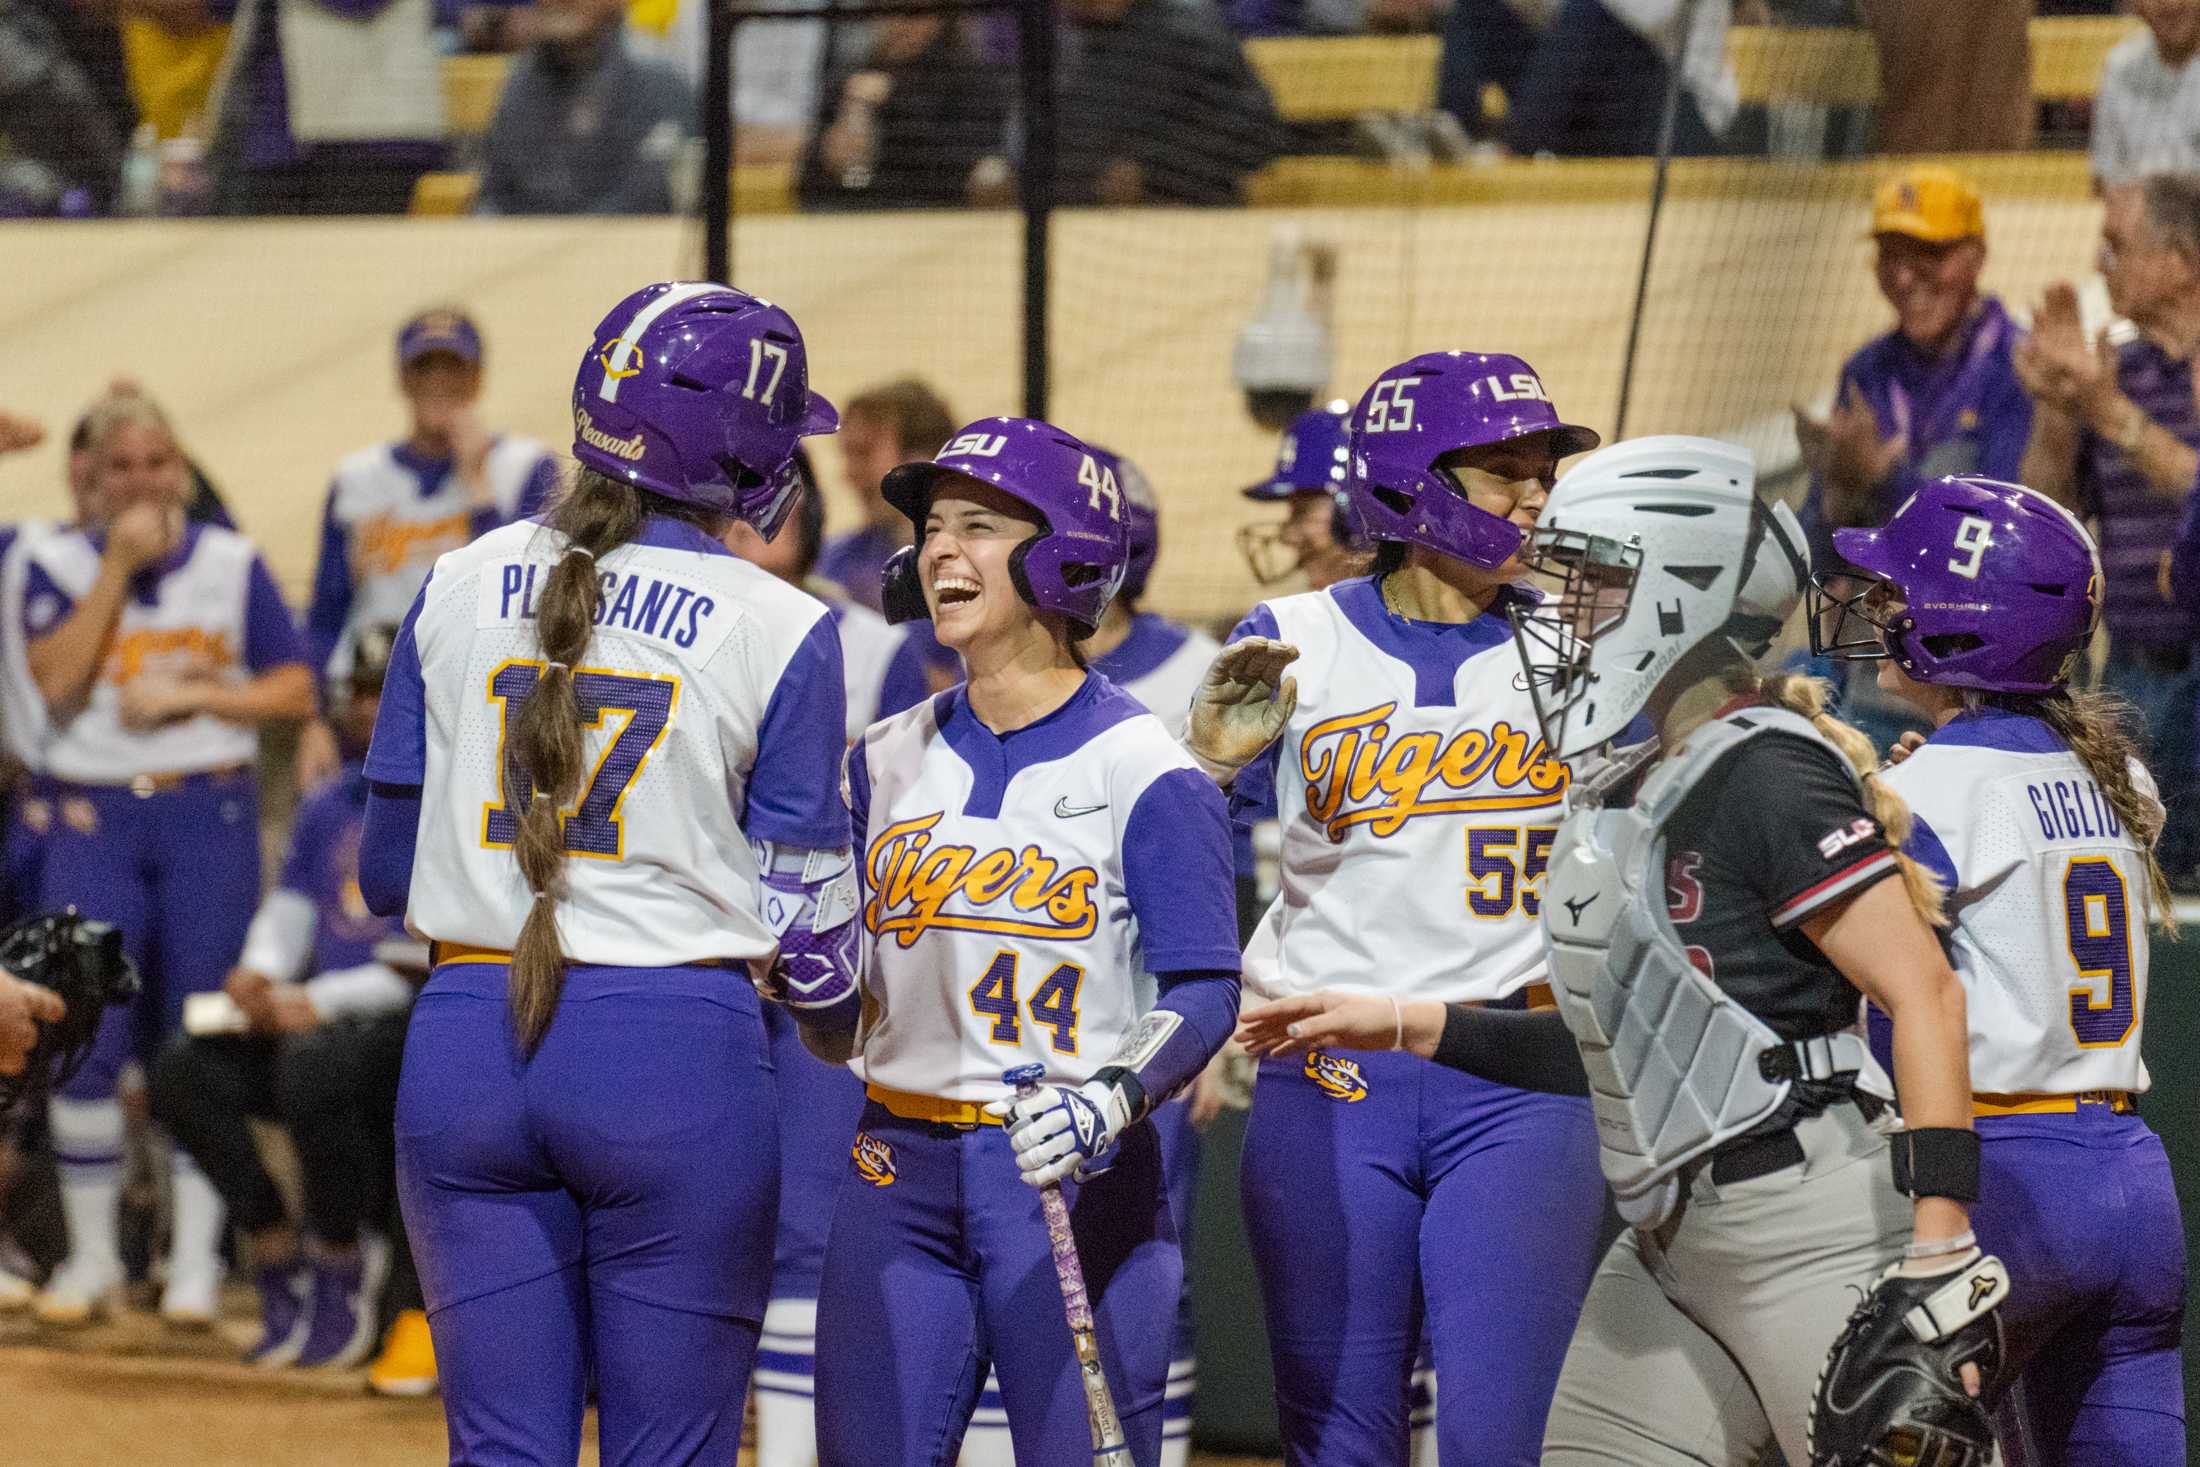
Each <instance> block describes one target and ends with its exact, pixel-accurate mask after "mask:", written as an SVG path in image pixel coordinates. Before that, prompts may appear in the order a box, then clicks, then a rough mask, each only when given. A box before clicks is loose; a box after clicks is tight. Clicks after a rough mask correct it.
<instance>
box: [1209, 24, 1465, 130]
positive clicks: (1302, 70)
mask: <svg viewBox="0 0 2200 1467" xmlns="http://www.w3.org/2000/svg"><path fill="white" fill-rule="evenodd" d="M1441 49H1442V42H1441V41H1440V40H1439V39H1438V38H1437V37H1435V36H1263V37H1260V38H1258V39H1255V40H1251V41H1247V42H1246V43H1245V55H1246V59H1247V60H1249V61H1251V62H1252V63H1253V69H1254V70H1255V71H1258V72H1259V73H1260V75H1261V80H1263V81H1265V82H1266V83H1268V92H1269V95H1270V96H1272V97H1274V98H1275V99H1276V110H1277V111H1278V112H1280V113H1282V114H1283V116H1285V117H1286V118H1288V119H1290V120H1291V121H1293V122H1325V121H1334V120H1337V119H1340V118H1352V117H1357V116H1359V115H1360V114H1361V113H1362V112H1367V111H1379V112H1425V111H1427V110H1428V109H1429V108H1431V107H1433V106H1435V105H1436V58H1437V54H1438V52H1439V51H1441Z"/></svg>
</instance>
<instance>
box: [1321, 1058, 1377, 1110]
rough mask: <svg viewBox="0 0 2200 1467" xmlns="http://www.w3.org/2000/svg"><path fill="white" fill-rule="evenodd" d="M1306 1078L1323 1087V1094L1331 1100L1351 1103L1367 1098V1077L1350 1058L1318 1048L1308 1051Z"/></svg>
mask: <svg viewBox="0 0 2200 1467" xmlns="http://www.w3.org/2000/svg"><path fill="white" fill-rule="evenodd" d="M1306 1078H1307V1079H1309V1080H1312V1081H1313V1082H1314V1083H1315V1084H1316V1085H1317V1086H1319V1087H1320V1088H1321V1092H1322V1094H1324V1095H1326V1096H1328V1097H1329V1098H1330V1099H1331V1100H1335V1101H1340V1102H1342V1103H1343V1104H1346V1105H1351V1104H1352V1103H1353V1102H1355V1101H1361V1100H1365V1099H1367V1077H1366V1076H1364V1075H1362V1074H1361V1073H1360V1067H1359V1066H1358V1065H1357V1064H1355V1063H1354V1062H1353V1061H1351V1060H1348V1059H1338V1058H1337V1057H1336V1056H1335V1055H1333V1054H1324V1053H1322V1051H1320V1050H1318V1049H1310V1050H1308V1051H1307V1052H1306Z"/></svg>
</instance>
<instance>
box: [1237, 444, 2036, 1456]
mask: <svg viewBox="0 0 2200 1467" xmlns="http://www.w3.org/2000/svg"><path fill="white" fill-rule="evenodd" d="M1754 480H1755V472H1754V469H1753V467H1752V465H1751V463H1750V460H1749V457H1748V455H1747V454H1746V453H1745V452H1744V451H1742V450H1740V449H1736V448H1732V447H1730V446H1728V445H1725V444H1720V443H1714V442H1711V441H1710V440H1707V439H1699V438H1648V439H1638V440H1636V441H1634V442H1631V443H1624V444H1620V445H1617V446H1615V447H1612V448H1607V449H1604V450H1602V451H1600V452H1598V453H1596V454H1594V455H1592V456H1591V457H1589V458H1587V459H1584V460H1583V461H1582V462H1581V463H1580V464H1579V465H1578V466H1577V467H1575V468H1574V469H1573V471H1572V472H1571V473H1569V474H1568V475H1567V476H1566V478H1565V479H1563V480H1561V481H1560V483H1559V484H1558V486H1557V488H1556V489H1555V490H1554V491H1553V492H1552V494H1551V498H1550V502H1549V504H1548V505H1547V506H1546V507H1545V509H1544V511H1543V515H1542V518H1541V521H1540V522H1539V524H1538V526H1537V528H1536V530H1535V531H1534V533H1533V535H1532V536H1531V539H1530V544H1529V553H1530V554H1531V556H1532V557H1533V563H1534V564H1535V565H1536V567H1537V569H1539V570H1542V571H1545V572H1547V573H1549V574H1551V575H1552V576H1554V577H1556V578H1557V579H1558V580H1559V581H1560V583H1561V585H1562V587H1563V590H1562V591H1561V593H1560V594H1559V595H1558V596H1557V597H1555V598H1554V599H1552V600H1550V601H1546V602H1544V603H1542V605H1540V606H1539V607H1535V608H1533V609H1530V608H1526V607H1521V608H1516V609H1515V610H1514V611H1513V613H1512V616H1513V626H1514V631H1515V635H1516V638H1517V640H1518V641H1519V644H1520V651H1521V656H1522V661H1523V663H1524V664H1525V670H1526V681H1527V684H1528V686H1529V688H1530V690H1531V692H1532V693H1533V694H1534V697H1535V700H1536V712H1537V716H1538V718H1539V719H1540V721H1541V723H1542V726H1543V734H1544V737H1545V738H1546V739H1547V740H1548V741H1549V743H1550V745H1551V746H1552V748H1553V750H1554V752H1556V753H1557V754H1558V755H1559V756H1560V757H1562V758H1566V759H1569V760H1572V761H1574V766H1573V767H1574V780H1575V785H1574V788H1573V789H1572V791H1571V792H1570V795H1569V809H1568V814H1567V818H1566V821H1565V823H1564V824H1563V825H1562V826H1561V827H1560V829H1559V834H1558V839H1557V842H1556V845H1555V847H1554V849H1553V850H1552V852H1551V855H1550V860H1549V866H1548V872H1547V874H1546V872H1545V870H1544V869H1543V868H1542V867H1541V865H1540V864H1538V865H1537V866H1535V867H1532V868H1525V869H1521V870H1518V871H1512V870H1506V871H1503V872H1499V871H1497V870H1496V869H1495V868H1494V867H1493V868H1492V869H1491V871H1490V875H1489V877H1488V878H1487V880H1486V881H1485V886H1487V887H1497V888H1500V889H1502V890H1504V891H1509V892H1511V893H1513V894H1514V895H1515V896H1516V897H1517V898H1518V900H1520V901H1521V902H1523V903H1530V904H1532V905H1530V906H1529V909H1530V910H1533V911H1537V912H1539V913H1540V915H1541V917H1542V919H1543V924H1544V930H1545V934H1546V936H1547V937H1548V939H1549V943H1550V949H1549V950H1550V973H1551V983H1552V988H1553V990H1554V991H1555V993H1556V996H1557V1000H1558V1008H1557V1012H1556V1013H1555V1014H1554V1013H1552V1012H1549V1011H1541V1012H1538V1011H1529V1012H1507V1011H1504V1010H1500V1009H1493V1008H1487V1007H1474V1006H1470V1005H1464V1004H1449V1005H1438V1004H1432V1003H1426V1002H1420V1001H1414V1002H1405V1003H1396V1002H1393V1001H1392V1000H1390V999H1388V998H1385V997H1382V996H1380V995H1376V996H1367V995H1357V994H1347V993H1322V994H1310V995H1305V996H1302V997H1299V998H1294V999H1286V1000H1284V1001H1283V1002H1281V1003H1276V1004H1271V1005H1268V1006H1267V1007H1266V1008H1263V1009H1256V1010H1253V1011H1251V1012H1249V1013H1248V1014H1246V1015H1245V1016H1244V1027H1243V1029H1242V1030H1241V1031H1240V1036H1239V1037H1240V1038H1241V1039H1242V1040H1244V1041H1245V1043H1246V1047H1247V1048H1248V1049H1250V1050H1252V1051H1254V1052H1255V1053H1262V1052H1268V1053H1274V1052H1283V1051H1291V1050H1297V1049H1311V1050H1319V1049H1327V1048H1335V1047H1340V1046H1349V1047H1369V1048H1377V1049H1384V1048H1402V1049H1408V1050H1412V1051H1414V1052H1417V1053H1420V1054H1423V1055H1427V1056H1429V1057H1431V1058H1433V1059H1435V1060H1437V1061H1438V1062H1439V1063H1442V1064H1448V1065H1453V1066H1456V1067H1458V1068H1461V1069H1465V1070H1467V1071H1469V1072H1470V1073H1474V1074H1480V1075H1483V1076H1485V1077H1486V1078H1489V1079H1493V1080H1499V1081H1504V1082H1506V1083H1511V1084H1515V1085H1522V1086H1529V1087H1533V1088H1538V1089H1549V1090H1554V1091H1560V1092H1565V1093H1573V1094H1586V1095H1588V1096H1589V1097H1590V1098H1591V1101H1592V1104H1593V1105H1594V1106H1595V1109H1596V1114H1597V1122H1598V1126H1597V1129H1598V1139H1599V1143H1600V1147H1601V1152H1602V1156H1601V1160H1602V1164H1603V1169H1604V1173H1605V1177H1606V1180H1607V1181H1609V1182H1610V1183H1611V1186H1612V1190H1613V1193H1614V1195H1615V1197H1616V1198H1617V1201H1618V1205H1619V1211H1620V1214H1621V1215H1622V1216H1623V1217H1624V1218H1626V1220H1627V1221H1628V1222H1629V1223H1630V1224H1632V1227H1631V1228H1630V1230H1629V1231H1628V1232H1626V1233H1625V1234H1623V1235H1622V1236H1621V1238H1620V1239H1619V1241H1618V1242H1616V1243H1615V1244H1614V1245H1613V1246H1612V1249H1611V1251H1610V1252H1609V1253H1608V1254H1607V1255H1606V1257H1605V1260H1604V1262H1603V1264H1602V1266H1601V1267H1600V1268H1599V1270H1598V1272H1597V1276H1596V1279H1595V1282H1594V1283H1593V1284H1592V1285H1591V1287H1590V1290H1589V1296H1588V1300H1587V1302H1586V1303H1585V1304H1584V1305H1583V1307H1582V1313H1581V1320H1580V1323H1579V1325H1578V1326H1577V1327H1576V1329H1575V1331H1574V1336H1573V1340H1572V1343H1571V1345H1570V1347H1569V1348H1568V1352H1567V1356H1566V1364H1565V1368H1564V1369H1563V1371H1562V1372H1561V1374H1560V1377H1559V1383H1558V1390H1557V1394H1556V1397H1555V1399H1554V1400H1553V1403H1552V1406H1551V1413H1550V1418H1549V1423H1548V1425H1547V1427H1546V1429H1545V1433H1544V1438H1543V1452H1542V1462H1543V1467H1587V1464H1590V1463H1609V1462H1627V1463H1629V1464H1631V1467H1702V1464H1721V1463H1724V1464H1734V1467H1741V1464H1745V1463H1754V1462H1756V1461H1758V1460H1759V1459H1760V1458H1761V1456H1762V1455H1763V1453H1764V1452H1765V1450H1766V1448H1767V1447H1768V1446H1770V1445H1771V1444H1772V1443H1773V1442H1775V1441H1777V1443H1778V1445H1779V1447H1780V1449H1781V1451H1782V1452H1783V1454H1784V1455H1785V1457H1786V1459H1787V1460H1788V1461H1789V1462H1792V1463H1796V1464H1798V1467H1800V1464H1803V1463H1806V1462H1807V1463H1809V1464H1811V1467H1895V1464H1901V1467H1983V1464H1984V1463H1986V1462H1987V1460H1988V1459H1989V1457H1990V1455H1991V1453H1992V1451H1993V1434H1992V1432H1991V1430H1990V1429H1989V1426H1988V1423H1987V1418H1986V1413H1985V1408H1984V1406H1983V1405H1982V1404H1981V1402H1980V1401H1979V1399H1978V1392H1979V1391H1980V1389H1981V1388H1982V1387H1988V1386H1991V1385H1992V1384H1993V1382H1994V1378H1995V1374H1996V1369H1997V1366H1998V1364H1999V1361H2000V1357H2001V1323H2000V1314H1999V1312H1998V1306H2000V1304H2001V1303H2002V1301H2003V1299H2004V1298H2005V1297H2006V1296H2007V1294H2008V1292H2009V1276H2008V1273H2007V1271H2006V1270H2005V1269H2004V1268H2003V1266H2002V1264H2001V1262H2000V1260H1999V1259H1996V1258H1993V1257H1990V1256H1988V1255H1986V1254H1984V1253H1982V1252H1981V1251H1980V1250H1979V1248H1978V1246H1977V1243H1976V1240H1975V1239H1974V1238H1973V1236H1972V1233H1971V1229H1970V1222H1969V1206H1970V1204H1971V1203H1972V1202H1974V1201H1976V1200H1977V1196H1978V1177H1979V1146H1978V1139H1977V1137H1976V1136H1975V1135H1974V1133H1973V1132H1972V1130H1971V1129H1970V1104H1969V1100H1970V1095H1969V1071H1968V1067H1967V1063H1966V1032H1965V1026H1964V1003H1963V989H1962V988H1961V986H1960V985H1959V984H1958V982H1957V980H1956V977H1955V975H1954V974H1953V973H1952V972H1951V971H1950V970H1949V967H1948V964H1947V960H1946V959H1945V957H1944V956H1943V955H1942V953H1941V950H1940V947H1939V944H1938V943H1937V942H1936V941H1935V940H1934V937H1933V931H1932V928H1933V926H1934V925H1935V924H1937V923H1938V921H1939V920H1940V908H1941V899H1940V892H1939V890H1938V888H1937V886H1936V885H1935V884H1934V883H1933V882H1932V880H1931V879H1930V878H1929V877H1928V876H1926V875H1925V874H1924V873H1923V871H1922V870H1921V869H1920V868H1919V867H1917V866H1916V865H1915V863H1913V862H1912V861H1911V860H1910V859H1909V858H1908V857H1906V856H1904V855H1902V854H1900V852H1899V846H1900V843H1901V841H1902V839H1903V837H1904V836H1905V834H1906V833H1907V832H1908V829H1909V826H1910V816H1909V811H1908V809H1907V808H1906V807H1905V806H1904V805H1903V804H1902V802H1901V800H1900V799H1899V798H1898V797H1897V796H1895V795H1894V793H1893V792H1892V791H1891V790H1889V789H1886V788H1885V787H1884V786H1883V785H1882V783H1881V782H1880V781H1879V780H1877V779H1875V778H1868V777H1865V773H1866V772H1867V771H1871V770H1872V769H1873V767H1874V763H1875V761H1874V760H1873V758H1872V751H1871V749H1870V747H1869V745H1868V744H1867V743H1866V741H1865V740H1864V739H1863V737H1862V736H1861V735H1859V734H1857V733H1856V731H1855V730H1854V729H1851V728H1849V727H1848V726H1847V725H1845V724H1842V723H1840V722H1838V721H1837V720H1835V719H1832V718H1830V717H1828V716H1826V715H1825V713H1824V712H1823V709H1822V706H1821V703H1820V694H1821V688H1820V686H1819V685H1818V684H1815V683H1812V682H1810V681H1808V680H1806V679H1801V678H1792V677H1780V678H1760V677H1759V676H1758V674H1757V673H1756V671H1755V668H1754V665H1753V664H1754V661H1755V659H1756V658H1759V657H1761V656H1763V655H1764V653H1765V651H1766V650H1767V648H1768V646H1769V644H1770V642H1771V641H1772V639H1773V638H1774V637H1775V636H1776V635H1777V634H1778V632H1779V629H1780V627H1781V625H1782V624H1783V623H1784V622H1785V621H1786V620H1787V619H1788V617H1789V615H1790V614H1791V613H1792V612H1793V611H1794V609H1795V606H1796V603H1797V602H1798V601H1799V600H1800V599H1801V594H1802V588H1803V582H1804V580H1805V578H1806V577H1807V575H1808V567H1807V564H1806V562H1805V558H1804V555H1803V552H1802V548H1801V545H1802V539H1801V535H1800V533H1799V531H1798V529H1797V526H1796V523H1795V520H1794V517H1793V516H1792V515H1791V514H1789V513H1788V511H1787V510H1786V509H1785V508H1784V507H1778V506H1775V507H1771V508H1767V507H1765V506H1764V505H1761V504H1759V503H1758V502H1757V500H1756V498H1755V495H1754V493H1753V487H1754ZM1638 713H1640V714H1643V715H1645V716H1647V717H1648V719H1649V720H1650V722H1651V723H1652V725H1654V727H1655V729H1656V732H1657V735H1658V754H1659V756H1660V757H1659V758H1658V759H1657V762H1656V763H1654V764H1651V765H1649V766H1648V772H1647V774H1646V776H1645V777H1644V778H1643V780H1642V782H1641V784H1640V787H1639V789H1637V790H1636V791H1635V793H1634V795H1633V798H1632V800H1631V801H1630V802H1626V803H1624V804H1622V803H1621V802H1619V801H1617V800H1614V801H1613V802H1612V803H1611V804H1609V805H1607V804H1606V803H1605V802H1604V800H1603V799H1602V797H1603V796H1604V795H1606V794H1610V793H1613V792H1614V791H1616V790H1617V789H1618V788H1619V786H1620V784H1621V782H1622V780H1623V779H1624V778H1625V777H1626V776H1627V775H1628V774H1629V773H1631V772H1632V771H1633V770H1634V769H1636V768H1639V767H1642V765H1643V760H1642V758H1640V757H1639V756H1636V755H1634V754H1633V753H1632V752H1630V753H1629V754H1626V755H1621V756H1619V757H1618V758H1616V759H1613V760H1606V761H1604V767H1603V769H1602V770H1601V771H1600V772H1595V773H1592V772H1591V769H1590V765H1591V762H1592V756H1594V755H1595V754H1596V753H1597V752H1598V750H1599V749H1600V748H1601V747H1602V746H1604V745H1605V744H1607V743H1608V742H1609V741H1611V740H1613V739H1615V738H1618V737H1620V736H1621V735H1622V734H1623V732H1624V731H1625V730H1627V728H1628V727H1629V725H1630V723H1631V721H1632V720H1633V719H1634V718H1635V717H1636V715H1637V714H1638ZM1859 991H1861V992H1863V993H1865V994H1868V995H1870V996H1871V997H1872V998H1873V999H1874V1000H1875V1001H1876V1002H1877V1003H1878V1004H1879V1005H1880V1007H1881V1008H1883V1009H1885V1010H1886V1011H1887V1012H1888V1013H1890V1014H1891V1015H1892V1016H1893V1020H1894V1064H1895V1070H1896V1073H1897V1078H1898V1079H1899V1080H1900V1081H1901V1088H1902V1100H1903V1113H1904V1120H1905V1122H1906V1128H1905V1129H1903V1130H1902V1131H1900V1132H1898V1133H1896V1134H1895V1135H1894V1137H1893V1144H1892V1146H1891V1147H1890V1144H1889V1139H1888V1136H1887V1134H1886V1132H1885V1128H1884V1127H1883V1126H1880V1125H1878V1124H1875V1122H1877V1121H1879V1120H1881V1119H1883V1117H1884V1114H1885V1102H1884V1100H1883V1098H1882V1097H1884V1096H1885V1095H1886V1093H1887V1091H1886V1084H1885V1076H1884V1074H1883V1073H1882V1072H1881V1071H1880V1069H1879V1067H1878V1066H1877V1065H1876V1064H1875V1063H1874V1062H1873V1061H1872V1059H1871V1057H1870V1055H1869V1053H1868V1052H1867V1050H1866V1047H1865V1044H1864V1041H1863V1038H1862V1036H1861V1034H1860V1033H1859V1032H1858V1029H1859V1024H1858V1019H1859V1004H1858V994H1859ZM1317 1060H1320V1061H1323V1062H1326V1063H1331V1064H1335V1063H1339V1061H1337V1060H1335V1059H1334V1058H1333V1057H1331V1056H1327V1055H1320V1054H1310V1056H1309V1063H1310V1064H1312V1063H1314V1062H1315V1061H1317ZM1890 1152H1891V1154H1890ZM1859 1296H1862V1298H1863V1303H1862V1305H1861V1307H1857V1308H1855V1309H1854V1313H1853V1314H1852V1313H1851V1310H1852V1306H1855V1305H1856V1303H1857V1299H1858V1297H1859ZM1844 1319H1846V1320H1847V1325H1846V1327H1845V1328H1844V1325H1843V1321H1844ZM1829 1346H1830V1352H1829ZM1814 1399H1815V1410H1814Z"/></svg>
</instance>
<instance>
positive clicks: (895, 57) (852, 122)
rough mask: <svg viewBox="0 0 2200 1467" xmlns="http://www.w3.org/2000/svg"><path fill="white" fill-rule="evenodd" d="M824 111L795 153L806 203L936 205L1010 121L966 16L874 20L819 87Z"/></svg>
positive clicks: (946, 204) (952, 199)
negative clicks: (865, 38)
mask: <svg viewBox="0 0 2200 1467" xmlns="http://www.w3.org/2000/svg"><path fill="white" fill-rule="evenodd" d="M824 97H825V99H826V102H827V105H828V106H830V107H831V109H832V110H831V112H830V113H829V114H828V113H826V112H823V111H821V112H820V113H819V116H818V127H817V130H816V133H815V134H814V135H813V136H812V137H811V139H810V141H809V142H808V143H807V144H806V145H805V146H804V148H803V150H802V166H801V171H800V174H799V177H798V182H797V185H796V188H797V191H798V193H799V195H800V197H801V200H802V207H803V208H805V209H941V208H953V207H955V206H958V205H960V204H962V203H963V202H964V201H965V199H966V198H967V197H968V194H969V190H970V183H971V174H972V170H974V169H975V168H976V167H977V165H978V161H979V160H980V159H981V158H983V157H985V156H986V155H987V153H989V152H990V151H991V150H992V149H993V148H994V147H995V146H997V145H998V143H999V142H1000V139H1001V137H1002V135H1003V133H1004V131H1005V129H1006V128H1007V126H1008V108H1009V93H1008V89H1007V88H1005V87H1004V86H1002V85H1001V72H1000V68H999V67H997V66H994V65H992V64H990V63H988V62H987V61H985V60H984V59H983V58H982V57H980V56H979V54H978V50H977V46H976V44H975V38H974V36H973V35H972V25H971V22H970V20H969V19H968V18H967V17H961V16H950V15H938V14H934V15H885V16H881V17H879V19H878V21H877V22H876V24H875V25H874V27H873V28H872V31H871V35H870V37H869V44H868V45H867V46H866V47H865V48H864V53H863V55H862V56H861V57H859V58H857V60H856V62H855V63H854V64H853V65H848V66H844V67H841V68H838V69H836V71H835V73H834V75H833V78H832V79H831V80H830V81H828V82H827V83H826V85H825V91H824Z"/></svg>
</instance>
